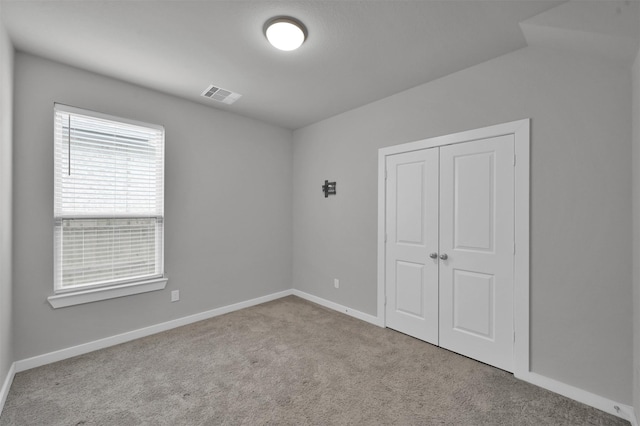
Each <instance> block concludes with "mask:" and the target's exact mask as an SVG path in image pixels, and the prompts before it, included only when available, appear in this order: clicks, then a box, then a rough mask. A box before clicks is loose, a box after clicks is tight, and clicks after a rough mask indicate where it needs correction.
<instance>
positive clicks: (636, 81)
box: [632, 16, 640, 424]
mask: <svg viewBox="0 0 640 426" xmlns="http://www.w3.org/2000/svg"><path fill="white" fill-rule="evenodd" d="M639 18H640V16H639ZM639 20H640V19H639ZM632 81H633V101H632V102H633V106H632V125H633V130H632V152H633V155H632V159H633V160H632V161H633V166H632V170H633V178H632V179H633V183H632V193H633V364H632V365H633V372H632V374H633V375H632V377H633V381H632V383H633V389H632V403H633V408H634V411H635V416H636V424H637V418H638V416H639V415H640V50H638V54H637V55H636V59H635V62H634V64H633V69H632Z"/></svg>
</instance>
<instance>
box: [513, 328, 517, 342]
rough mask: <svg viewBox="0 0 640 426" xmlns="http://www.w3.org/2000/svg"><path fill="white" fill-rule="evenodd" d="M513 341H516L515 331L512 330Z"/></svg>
mask: <svg viewBox="0 0 640 426" xmlns="http://www.w3.org/2000/svg"><path fill="white" fill-rule="evenodd" d="M515 342H516V332H515V331H514V332H513V343H515Z"/></svg>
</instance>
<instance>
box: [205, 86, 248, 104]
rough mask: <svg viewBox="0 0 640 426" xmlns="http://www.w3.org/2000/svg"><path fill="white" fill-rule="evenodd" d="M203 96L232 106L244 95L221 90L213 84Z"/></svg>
mask: <svg viewBox="0 0 640 426" xmlns="http://www.w3.org/2000/svg"><path fill="white" fill-rule="evenodd" d="M202 96H204V97H205V98H209V99H213V100H214V101H218V102H222V103H223V104H227V105H231V104H232V103H234V102H235V101H237V100H238V99H240V97H241V96H242V95H241V94H239V93H233V92H231V91H230V90H225V89H221V88H219V87H216V86H214V85H213V84H212V85H211V86H209V87H207V90H205V91H204V92H202Z"/></svg>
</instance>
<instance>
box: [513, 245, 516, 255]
mask: <svg viewBox="0 0 640 426" xmlns="http://www.w3.org/2000/svg"><path fill="white" fill-rule="evenodd" d="M513 254H516V243H513Z"/></svg>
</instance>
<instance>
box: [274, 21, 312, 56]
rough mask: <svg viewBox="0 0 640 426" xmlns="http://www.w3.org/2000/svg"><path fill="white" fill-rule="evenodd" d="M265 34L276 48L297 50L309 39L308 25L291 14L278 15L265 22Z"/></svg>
mask: <svg viewBox="0 0 640 426" xmlns="http://www.w3.org/2000/svg"><path fill="white" fill-rule="evenodd" d="M264 35H265V36H266V37H267V40H269V43H271V44H272V45H273V47H275V48H276V49H280V50H286V51H290V50H296V49H297V48H298V47H300V46H302V43H304V41H305V40H306V39H307V27H305V26H304V24H303V23H302V22H300V21H298V20H297V19H295V18H292V17H290V16H278V17H275V18H271V19H269V20H268V21H267V22H266V23H265V24H264Z"/></svg>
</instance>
